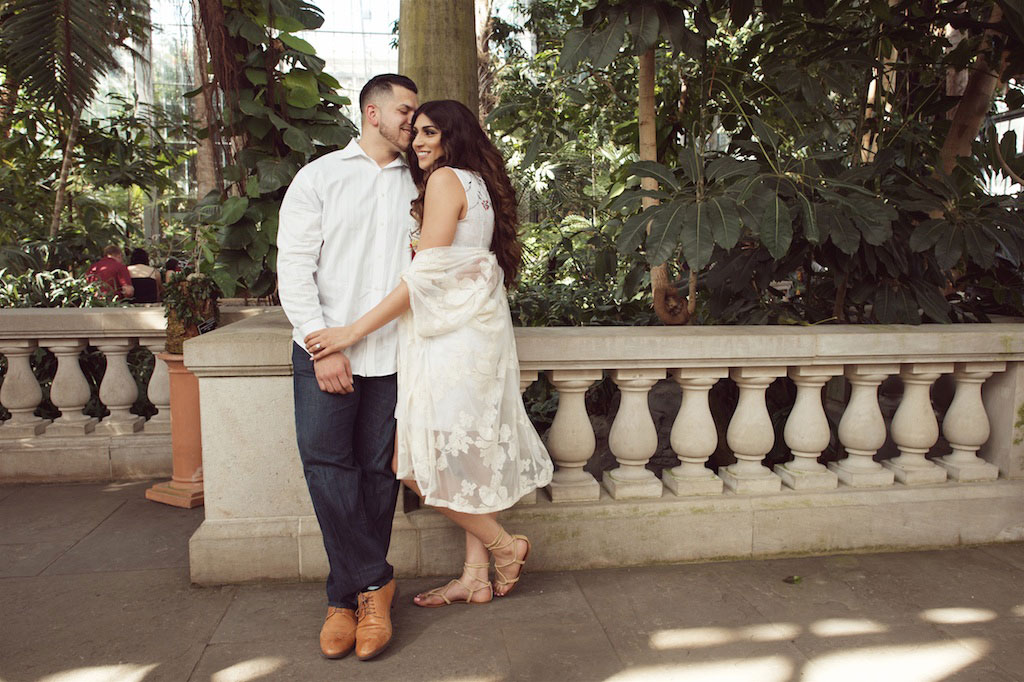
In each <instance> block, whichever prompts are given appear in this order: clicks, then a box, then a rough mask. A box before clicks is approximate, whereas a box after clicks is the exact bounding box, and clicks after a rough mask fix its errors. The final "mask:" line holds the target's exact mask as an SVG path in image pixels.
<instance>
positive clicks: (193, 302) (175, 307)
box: [164, 271, 220, 354]
mask: <svg viewBox="0 0 1024 682" xmlns="http://www.w3.org/2000/svg"><path fill="white" fill-rule="evenodd" d="M219 297H220V289H219V288H218V287H217V283H216V282H214V281H213V278H212V277H210V276H209V275H205V274H203V273H201V272H192V273H189V272H187V271H182V272H176V273H174V274H173V275H171V278H170V280H169V281H168V282H167V286H166V287H165V288H164V314H165V315H166V317H167V352H168V353H178V354H180V353H181V351H182V344H183V343H184V342H185V340H186V339H190V338H192V337H193V336H199V335H200V334H203V333H205V332H208V331H210V330H211V329H214V328H216V326H217V321H218V320H219V318H220V316H219V312H218V309H217V299H218V298H219Z"/></svg>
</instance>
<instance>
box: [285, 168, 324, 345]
mask: <svg viewBox="0 0 1024 682" xmlns="http://www.w3.org/2000/svg"><path fill="white" fill-rule="evenodd" d="M315 180H316V171H315V169H313V168H310V167H309V166H306V167H305V168H303V169H302V170H300V171H299V172H298V173H297V174H296V175H295V179H294V180H292V183H291V185H289V187H288V191H287V192H286V193H285V196H284V201H283V202H282V203H281V213H280V222H279V225H278V230H277V286H278V294H279V295H280V297H281V307H282V308H284V313H285V315H287V316H288V320H289V322H291V323H292V326H293V327H295V328H296V329H298V330H299V333H300V334H301V335H302V336H304V337H305V336H306V335H308V334H310V333H312V332H314V331H316V330H318V329H323V328H324V327H326V326H327V325H326V324H325V323H324V313H323V308H322V307H321V305H320V295H319V291H318V290H317V286H316V279H315V278H314V275H315V274H316V271H317V261H318V260H319V257H320V249H321V247H322V246H323V242H324V237H323V229H322V221H323V200H322V199H321V197H320V195H319V192H318V188H317V187H316V182H315Z"/></svg>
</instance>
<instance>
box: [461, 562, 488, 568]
mask: <svg viewBox="0 0 1024 682" xmlns="http://www.w3.org/2000/svg"><path fill="white" fill-rule="evenodd" d="M462 565H463V566H464V567H465V568H490V567H491V564H490V562H488V563H486V564H462Z"/></svg>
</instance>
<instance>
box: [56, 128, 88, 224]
mask: <svg viewBox="0 0 1024 682" xmlns="http://www.w3.org/2000/svg"><path fill="white" fill-rule="evenodd" d="M81 119H82V110H81V109H76V110H75V112H74V114H72V117H71V127H70V129H69V130H68V142H67V145H65V147H64V160H63V162H62V163H61V164H60V179H59V180H58V181H57V196H56V198H55V199H54V201H53V219H52V220H51V221H50V238H51V239H52V238H54V237H56V236H57V231H58V230H59V229H60V214H61V213H63V212H64V202H65V201H66V200H67V190H68V174H69V173H70V172H71V156H72V154H73V153H74V151H75V138H76V137H78V123H79V121H81Z"/></svg>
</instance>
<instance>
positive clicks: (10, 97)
mask: <svg viewBox="0 0 1024 682" xmlns="http://www.w3.org/2000/svg"><path fill="white" fill-rule="evenodd" d="M19 89H21V80H20V79H16V78H12V77H10V76H8V77H7V79H6V80H5V81H4V83H3V85H2V86H0V140H6V139H7V138H8V137H10V134H11V117H12V116H13V115H14V107H15V106H16V105H17V103H18V90H19Z"/></svg>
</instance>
